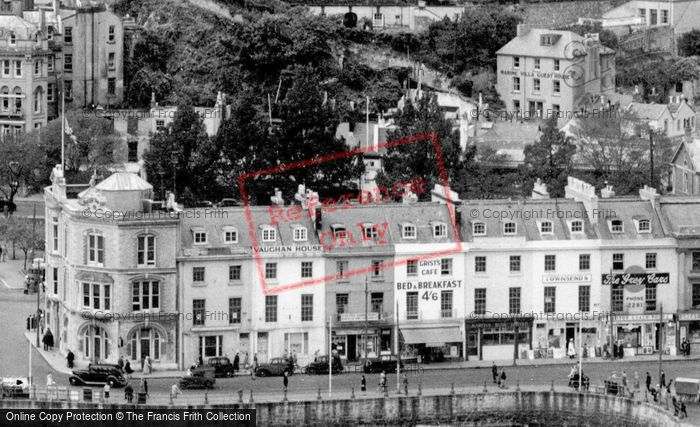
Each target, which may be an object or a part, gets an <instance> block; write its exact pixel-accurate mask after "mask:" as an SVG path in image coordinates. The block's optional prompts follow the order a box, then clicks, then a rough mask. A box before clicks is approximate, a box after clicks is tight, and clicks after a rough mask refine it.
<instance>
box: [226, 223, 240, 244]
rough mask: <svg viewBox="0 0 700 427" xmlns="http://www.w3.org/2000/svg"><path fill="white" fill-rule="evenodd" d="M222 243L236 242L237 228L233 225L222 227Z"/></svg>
mask: <svg viewBox="0 0 700 427" xmlns="http://www.w3.org/2000/svg"><path fill="white" fill-rule="evenodd" d="M223 231H224V243H227V244H231V243H238V230H237V229H236V228H235V227H224V228H223Z"/></svg>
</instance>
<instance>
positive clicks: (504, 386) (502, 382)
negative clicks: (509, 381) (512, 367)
mask: <svg viewBox="0 0 700 427" xmlns="http://www.w3.org/2000/svg"><path fill="white" fill-rule="evenodd" d="M500 388H508V387H506V370H505V369H503V370H502V371H501V382H500Z"/></svg>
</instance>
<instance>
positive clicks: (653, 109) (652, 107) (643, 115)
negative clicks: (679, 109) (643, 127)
mask: <svg viewBox="0 0 700 427" xmlns="http://www.w3.org/2000/svg"><path fill="white" fill-rule="evenodd" d="M627 108H628V109H629V110H630V111H632V112H633V113H634V114H636V115H637V117H638V118H640V119H646V120H656V119H658V118H659V117H661V115H662V114H663V113H664V112H665V111H666V109H667V108H668V105H666V104H643V103H641V102H633V103H631V104H630V105H629V106H628V107H627Z"/></svg>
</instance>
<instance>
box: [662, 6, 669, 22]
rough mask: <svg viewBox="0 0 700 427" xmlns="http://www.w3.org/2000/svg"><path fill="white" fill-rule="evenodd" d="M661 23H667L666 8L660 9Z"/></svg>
mask: <svg viewBox="0 0 700 427" xmlns="http://www.w3.org/2000/svg"><path fill="white" fill-rule="evenodd" d="M661 23H662V24H668V10H666V9H661Z"/></svg>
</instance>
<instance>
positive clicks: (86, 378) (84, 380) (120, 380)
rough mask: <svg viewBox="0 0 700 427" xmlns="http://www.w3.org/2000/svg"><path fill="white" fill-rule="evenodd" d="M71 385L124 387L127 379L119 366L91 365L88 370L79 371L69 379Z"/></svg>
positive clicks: (74, 372)
mask: <svg viewBox="0 0 700 427" xmlns="http://www.w3.org/2000/svg"><path fill="white" fill-rule="evenodd" d="M68 381H69V382H70V383H71V385H104V384H109V386H110V387H124V386H125V385H126V378H124V373H123V372H122V370H121V368H119V366H118V365H110V364H95V365H93V364H90V365H88V367H87V369H77V370H75V371H73V375H72V376H71V377H70V378H69V379H68Z"/></svg>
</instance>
